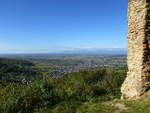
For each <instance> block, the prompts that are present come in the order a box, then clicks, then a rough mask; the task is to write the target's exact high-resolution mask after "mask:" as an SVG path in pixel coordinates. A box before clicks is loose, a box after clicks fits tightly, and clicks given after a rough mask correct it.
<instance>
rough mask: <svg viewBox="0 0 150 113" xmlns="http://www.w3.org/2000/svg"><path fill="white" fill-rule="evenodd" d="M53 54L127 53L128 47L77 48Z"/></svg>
mask: <svg viewBox="0 0 150 113" xmlns="http://www.w3.org/2000/svg"><path fill="white" fill-rule="evenodd" d="M52 54H108V55H109V54H127V49H126V48H97V49H94V48H93V49H92V48H91V49H75V50H64V51H60V52H54V53H52Z"/></svg>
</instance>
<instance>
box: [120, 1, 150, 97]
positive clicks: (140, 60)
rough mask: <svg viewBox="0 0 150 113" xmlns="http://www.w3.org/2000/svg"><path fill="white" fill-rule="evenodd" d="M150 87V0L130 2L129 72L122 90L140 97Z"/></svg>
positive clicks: (131, 95) (124, 95) (127, 94)
mask: <svg viewBox="0 0 150 113" xmlns="http://www.w3.org/2000/svg"><path fill="white" fill-rule="evenodd" d="M149 89H150V0H129V2H128V73H127V78H126V80H125V81H124V83H123V85H122V88H121V92H122V98H124V99H138V98H140V97H141V96H143V95H144V94H145V93H146V92H147V91H148V90H149Z"/></svg>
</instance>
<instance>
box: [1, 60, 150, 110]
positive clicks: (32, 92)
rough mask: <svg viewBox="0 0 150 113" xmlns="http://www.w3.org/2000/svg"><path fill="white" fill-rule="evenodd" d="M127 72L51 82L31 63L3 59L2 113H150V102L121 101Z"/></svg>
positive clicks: (96, 72) (93, 72)
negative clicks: (121, 88) (122, 85)
mask: <svg viewBox="0 0 150 113" xmlns="http://www.w3.org/2000/svg"><path fill="white" fill-rule="evenodd" d="M126 72H127V69H126V68H117V69H114V68H113V69H111V68H107V69H106V68H100V69H93V70H89V71H86V70H81V71H79V72H74V73H70V74H67V75H64V76H62V77H59V78H50V77H48V76H45V74H44V75H42V74H41V73H40V72H38V71H37V70H36V69H35V68H34V64H33V63H31V62H29V61H26V60H18V59H17V60H16V59H0V73H1V74H0V75H1V85H0V113H149V112H150V109H149V107H148V106H149V105H150V104H149V102H150V99H144V100H142V101H123V100H120V96H121V93H120V87H121V84H122V83H123V81H124V78H125V76H126ZM39 75H40V76H39ZM22 79H27V81H30V82H26V83H24V82H22ZM16 80H17V81H16Z"/></svg>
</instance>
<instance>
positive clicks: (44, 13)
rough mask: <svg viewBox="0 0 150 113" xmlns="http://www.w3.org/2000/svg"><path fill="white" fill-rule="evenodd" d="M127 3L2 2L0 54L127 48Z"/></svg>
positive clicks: (79, 0) (81, 0)
mask: <svg viewBox="0 0 150 113" xmlns="http://www.w3.org/2000/svg"><path fill="white" fill-rule="evenodd" d="M126 34H127V0H0V53H17V52H18V53H19V52H22V53H23V52H24V53H26V52H29V53H30V52H31V53H32V52H33V53H36V52H38V53H39V52H52V51H61V50H69V49H81V48H84V49H87V48H114V47H116V48H125V47H127V40H126Z"/></svg>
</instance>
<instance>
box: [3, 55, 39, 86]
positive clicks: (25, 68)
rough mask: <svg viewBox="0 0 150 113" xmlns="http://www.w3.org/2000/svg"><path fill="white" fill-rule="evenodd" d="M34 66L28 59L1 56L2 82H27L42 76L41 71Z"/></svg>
mask: <svg viewBox="0 0 150 113" xmlns="http://www.w3.org/2000/svg"><path fill="white" fill-rule="evenodd" d="M33 66H34V64H33V63H31V62H29V61H27V60H21V59H6V58H5V59H3V58H0V83H1V84H7V83H10V82H11V83H12V82H13V83H22V82H25V83H26V82H30V81H32V80H33V79H35V78H38V77H40V75H41V73H40V72H39V71H37V70H35V69H34V68H33Z"/></svg>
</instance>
